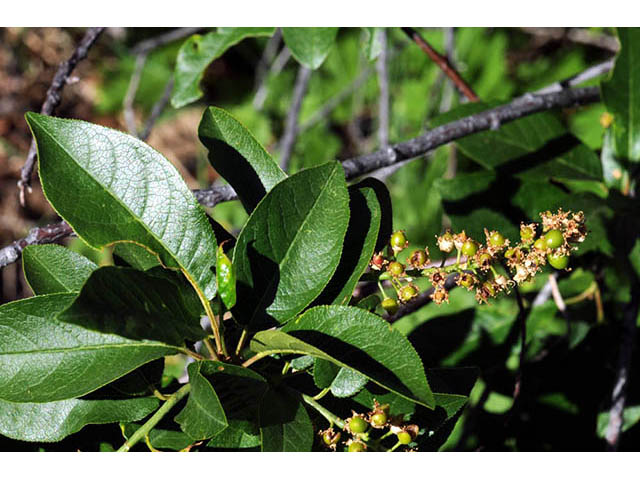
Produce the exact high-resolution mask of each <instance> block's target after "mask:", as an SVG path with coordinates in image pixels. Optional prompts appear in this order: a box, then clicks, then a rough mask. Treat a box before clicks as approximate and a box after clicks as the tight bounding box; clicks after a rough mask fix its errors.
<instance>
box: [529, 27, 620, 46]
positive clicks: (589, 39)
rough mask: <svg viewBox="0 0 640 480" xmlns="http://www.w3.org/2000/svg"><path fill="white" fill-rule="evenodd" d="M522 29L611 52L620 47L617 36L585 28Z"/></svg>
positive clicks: (541, 35)
mask: <svg viewBox="0 0 640 480" xmlns="http://www.w3.org/2000/svg"><path fill="white" fill-rule="evenodd" d="M520 30H522V31H523V32H526V33H529V34H531V35H534V36H536V37H543V38H548V39H551V40H563V39H565V38H566V39H567V40H569V41H571V42H573V43H581V44H583V45H590V46H593V47H598V48H601V49H603V50H609V51H610V52H617V51H618V50H619V49H620V44H619V43H618V40H617V39H616V37H613V36H611V35H607V34H605V33H595V32H591V31H589V30H587V29H585V28H569V29H566V28H555V27H521V28H520Z"/></svg>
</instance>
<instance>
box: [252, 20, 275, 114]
mask: <svg viewBox="0 0 640 480" xmlns="http://www.w3.org/2000/svg"><path fill="white" fill-rule="evenodd" d="M281 40H282V31H281V30H280V29H279V28H278V29H277V30H276V33H274V34H273V35H272V36H271V38H269V40H268V41H267V44H266V45H265V47H264V51H263V52H262V56H261V57H260V60H259V61H258V65H257V66H256V77H255V82H254V83H255V87H254V88H255V91H256V95H255V96H254V100H253V101H254V107H256V106H257V105H256V99H257V96H258V92H260V90H261V88H262V86H263V85H264V83H265V82H266V80H267V78H268V73H269V65H272V64H273V61H274V59H275V58H276V55H277V54H278V47H279V46H280V42H281ZM261 106H262V103H261Z"/></svg>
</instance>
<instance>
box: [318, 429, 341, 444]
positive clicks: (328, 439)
mask: <svg viewBox="0 0 640 480" xmlns="http://www.w3.org/2000/svg"><path fill="white" fill-rule="evenodd" d="M322 441H323V442H324V443H325V445H327V446H328V447H329V446H331V445H335V444H336V443H338V442H339V441H340V432H336V433H334V434H332V433H331V432H324V434H323V435H322Z"/></svg>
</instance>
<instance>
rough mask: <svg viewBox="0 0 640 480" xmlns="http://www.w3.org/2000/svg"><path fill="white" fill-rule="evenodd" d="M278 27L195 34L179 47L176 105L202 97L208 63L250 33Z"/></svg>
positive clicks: (269, 32)
mask: <svg viewBox="0 0 640 480" xmlns="http://www.w3.org/2000/svg"><path fill="white" fill-rule="evenodd" d="M274 31H275V28H273V27H259V28H225V29H219V30H218V31H217V32H210V33H207V34H206V35H192V36H191V37H189V38H188V39H187V40H186V41H185V42H184V43H183V44H182V46H181V47H180V50H179V51H178V57H177V58H176V69H175V80H176V81H175V86H174V87H173V93H172V94H171V105H172V106H173V107H174V108H180V107H184V106H185V105H188V104H190V103H192V102H195V101H196V100H198V99H199V98H200V97H202V90H200V81H201V80H202V76H203V75H204V71H205V70H206V68H207V66H208V65H209V64H210V63H211V62H213V61H214V60H215V59H216V58H219V57H221V56H222V55H223V54H224V53H225V52H226V51H227V50H228V49H229V48H231V47H233V46H234V45H235V44H237V43H239V42H241V41H242V40H244V39H245V38H247V37H260V36H268V37H270V36H271V35H273V32H274Z"/></svg>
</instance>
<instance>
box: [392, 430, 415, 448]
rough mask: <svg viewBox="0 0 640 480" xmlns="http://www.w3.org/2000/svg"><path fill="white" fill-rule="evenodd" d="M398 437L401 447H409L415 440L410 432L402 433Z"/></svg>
mask: <svg viewBox="0 0 640 480" xmlns="http://www.w3.org/2000/svg"><path fill="white" fill-rule="evenodd" d="M396 436H397V437H398V443H399V444H401V445H409V444H410V443H411V441H412V440H413V439H412V438H411V434H410V433H409V432H400V433H398V434H397V435H396Z"/></svg>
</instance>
